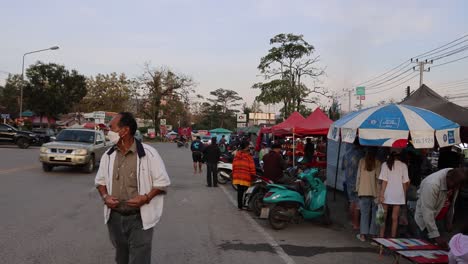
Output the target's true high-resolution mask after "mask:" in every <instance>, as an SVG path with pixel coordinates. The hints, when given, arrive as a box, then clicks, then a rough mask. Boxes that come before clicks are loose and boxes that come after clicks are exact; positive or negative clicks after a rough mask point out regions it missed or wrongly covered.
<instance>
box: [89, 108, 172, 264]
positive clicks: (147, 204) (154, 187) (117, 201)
mask: <svg viewBox="0 0 468 264" xmlns="http://www.w3.org/2000/svg"><path fill="white" fill-rule="evenodd" d="M109 126H110V131H109V134H108V137H109V139H110V140H111V141H112V142H113V143H114V144H115V145H114V146H113V147H111V148H110V149H109V150H108V151H107V152H106V153H105V154H104V155H103V156H102V159H101V164H100V166H99V171H98V172H97V175H96V179H95V184H96V186H97V189H98V191H99V194H100V195H101V197H102V200H103V201H104V222H105V223H106V224H107V228H108V231H109V237H110V240H111V242H112V245H113V246H114V248H115V250H116V254H115V261H116V263H117V264H150V263H151V246H152V241H153V227H154V226H155V225H156V224H157V223H158V222H159V219H160V217H161V214H162V210H163V196H162V195H163V194H164V193H165V192H166V188H167V187H168V186H169V185H170V180H169V176H168V175H167V172H166V169H165V166H164V163H163V161H162V159H161V157H160V156H159V154H158V152H157V151H156V150H155V149H154V148H152V147H151V146H149V145H146V144H142V143H141V142H140V141H138V140H135V139H134V135H135V132H136V130H137V123H136V120H135V118H134V117H133V115H132V114H131V113H128V112H122V113H119V114H118V115H117V116H116V117H114V119H112V121H111V122H110V125H109Z"/></svg>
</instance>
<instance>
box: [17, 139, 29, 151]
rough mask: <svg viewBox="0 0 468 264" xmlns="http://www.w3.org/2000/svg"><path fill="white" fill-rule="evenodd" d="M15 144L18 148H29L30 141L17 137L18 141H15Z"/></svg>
mask: <svg viewBox="0 0 468 264" xmlns="http://www.w3.org/2000/svg"><path fill="white" fill-rule="evenodd" d="M16 145H18V147H19V148H22V149H27V148H29V146H30V143H29V140H28V139H27V138H19V139H18V141H16Z"/></svg>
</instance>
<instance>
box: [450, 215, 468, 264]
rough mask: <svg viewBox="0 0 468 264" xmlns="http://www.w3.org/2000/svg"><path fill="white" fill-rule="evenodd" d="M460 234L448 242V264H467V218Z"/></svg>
mask: <svg viewBox="0 0 468 264" xmlns="http://www.w3.org/2000/svg"><path fill="white" fill-rule="evenodd" d="M464 223H465V224H464V226H463V229H462V230H461V233H459V234H456V235H455V236H453V237H452V239H451V240H450V242H449V247H450V252H449V264H466V263H468V218H467V217H465V221H464Z"/></svg>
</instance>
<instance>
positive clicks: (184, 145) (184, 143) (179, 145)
mask: <svg viewBox="0 0 468 264" xmlns="http://www.w3.org/2000/svg"><path fill="white" fill-rule="evenodd" d="M177 147H178V148H181V147H186V148H188V147H189V144H188V142H183V141H180V140H178V141H177Z"/></svg>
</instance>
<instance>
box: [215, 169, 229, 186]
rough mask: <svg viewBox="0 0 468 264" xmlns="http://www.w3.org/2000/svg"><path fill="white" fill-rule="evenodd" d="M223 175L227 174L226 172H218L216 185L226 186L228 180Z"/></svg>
mask: <svg viewBox="0 0 468 264" xmlns="http://www.w3.org/2000/svg"><path fill="white" fill-rule="evenodd" d="M223 173H226V174H227V172H225V171H223V170H218V175H217V177H218V183H219V184H226V183H227V182H228V181H229V179H227V178H226V176H224V175H223Z"/></svg>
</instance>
